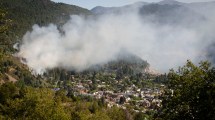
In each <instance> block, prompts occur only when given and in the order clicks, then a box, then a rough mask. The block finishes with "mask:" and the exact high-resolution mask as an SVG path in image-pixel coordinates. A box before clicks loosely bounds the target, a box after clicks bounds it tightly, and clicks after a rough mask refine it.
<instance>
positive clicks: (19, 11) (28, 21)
mask: <svg viewBox="0 0 215 120" xmlns="http://www.w3.org/2000/svg"><path fill="white" fill-rule="evenodd" d="M0 8H1V9H2V10H5V11H7V14H6V16H5V17H6V18H7V19H10V20H12V21H11V23H10V24H11V25H10V29H9V30H8V31H7V32H5V33H4V34H1V40H0V44H1V45H6V47H7V48H8V47H9V48H11V46H12V45H13V44H14V43H16V41H17V40H20V39H21V38H22V36H23V35H24V34H25V33H26V32H27V31H29V30H31V27H32V25H34V24H38V25H40V26H44V25H48V24H50V23H55V24H58V25H60V24H63V23H65V22H66V21H67V20H68V19H69V18H70V15H74V14H78V15H79V14H83V15H89V14H91V12H90V11H88V10H87V9H84V8H80V7H78V6H74V5H68V4H64V3H54V2H52V1H50V0H0Z"/></svg>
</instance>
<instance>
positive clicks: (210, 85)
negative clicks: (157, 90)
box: [160, 61, 215, 120]
mask: <svg viewBox="0 0 215 120" xmlns="http://www.w3.org/2000/svg"><path fill="white" fill-rule="evenodd" d="M168 79H169V82H168V84H167V90H166V92H165V94H164V95H163V102H162V103H163V108H162V110H161V113H160V117H161V118H162V119H165V120H168V119H174V120H192V119H195V120H214V119H215V99H214V98H215V68H213V67H211V65H210V64H209V63H208V62H201V63H200V65H199V66H196V65H194V64H193V63H192V62H191V61H188V62H187V64H186V65H185V66H183V67H180V68H179V69H178V71H174V70H171V71H170V72H169V74H168Z"/></svg>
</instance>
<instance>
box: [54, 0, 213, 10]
mask: <svg viewBox="0 0 215 120" xmlns="http://www.w3.org/2000/svg"><path fill="white" fill-rule="evenodd" d="M52 1H55V2H63V3H68V4H73V5H77V6H81V7H84V8H88V9H92V8H93V7H95V6H106V7H110V6H122V5H126V4H131V3H134V2H137V1H141V0H52ZM142 1H144V2H159V1H161V0H142ZM177 1H179V2H206V1H215V0H177Z"/></svg>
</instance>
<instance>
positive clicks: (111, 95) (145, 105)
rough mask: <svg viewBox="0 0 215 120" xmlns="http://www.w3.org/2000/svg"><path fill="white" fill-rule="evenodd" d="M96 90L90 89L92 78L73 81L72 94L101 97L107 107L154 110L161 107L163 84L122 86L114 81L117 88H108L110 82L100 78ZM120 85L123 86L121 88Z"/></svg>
mask: <svg viewBox="0 0 215 120" xmlns="http://www.w3.org/2000/svg"><path fill="white" fill-rule="evenodd" d="M96 81H97V84H96V88H97V89H96V90H93V91H91V90H90V86H92V84H93V82H92V80H82V81H81V82H80V81H79V82H75V81H74V82H73V92H74V95H76V96H78V95H81V96H89V97H93V98H96V99H103V100H104V101H105V103H107V106H108V107H113V106H117V107H121V108H123V109H127V108H128V107H130V108H132V110H134V111H135V112H143V113H146V112H147V111H155V110H157V109H158V108H160V107H161V102H162V101H161V100H160V99H159V97H160V96H161V95H162V93H163V92H164V91H163V88H164V87H165V86H164V85H162V84H161V85H160V86H159V87H158V86H156V87H146V88H139V87H138V86H137V85H135V84H132V85H130V86H126V87H125V86H124V84H123V81H120V82H118V81H115V86H117V89H118V91H117V90H109V89H108V88H110V84H108V83H106V82H103V81H101V80H96ZM121 87H124V89H123V90H122V89H121Z"/></svg>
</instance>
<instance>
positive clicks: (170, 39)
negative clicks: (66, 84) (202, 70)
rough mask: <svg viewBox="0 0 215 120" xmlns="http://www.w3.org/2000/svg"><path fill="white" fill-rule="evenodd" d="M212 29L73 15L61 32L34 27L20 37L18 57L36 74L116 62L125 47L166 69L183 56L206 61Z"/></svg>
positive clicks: (133, 18) (131, 16) (125, 16)
mask: <svg viewBox="0 0 215 120" xmlns="http://www.w3.org/2000/svg"><path fill="white" fill-rule="evenodd" d="M213 28H214V27H211V25H208V24H205V25H199V26H196V27H185V26H183V25H182V26H177V25H171V24H165V25H160V24H155V23H153V22H150V21H147V20H143V18H141V17H140V16H139V14H138V13H136V12H131V13H125V14H120V15H115V14H109V15H102V16H99V17H97V18H94V17H88V18H86V17H83V16H77V15H75V16H71V19H70V20H69V21H68V22H67V23H66V24H65V25H63V26H62V28H61V30H59V29H58V28H57V26H56V25H53V24H50V25H49V26H45V27H39V26H38V25H34V26H33V30H32V31H30V32H27V33H26V34H25V35H24V37H23V40H22V43H21V45H20V51H19V52H18V56H19V57H22V58H25V59H26V64H27V65H28V66H29V67H30V68H32V69H33V70H34V72H36V73H37V74H42V73H43V72H45V71H46V70H47V69H52V68H56V67H60V68H65V69H68V70H77V71H82V70H85V69H87V68H89V67H90V66H93V65H97V64H105V63H107V62H109V61H111V60H114V59H116V56H117V55H118V53H119V52H121V51H122V50H126V51H129V52H131V53H133V54H136V55H138V56H140V57H141V58H142V59H144V60H147V61H148V62H149V63H150V65H151V66H152V67H154V68H156V69H158V70H159V71H162V72H167V71H168V70H169V69H171V68H175V67H178V66H179V65H183V64H184V63H185V62H186V60H187V59H190V60H192V61H194V62H199V61H200V60H202V59H204V58H205V54H206V53H205V49H206V47H207V46H208V45H209V44H210V43H211V41H210V39H209V38H208V37H207V36H209V35H212V34H211V31H212V29H213ZM62 31H63V32H62ZM208 31H209V32H208ZM212 36H213V35H212ZM205 38H206V39H205Z"/></svg>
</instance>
